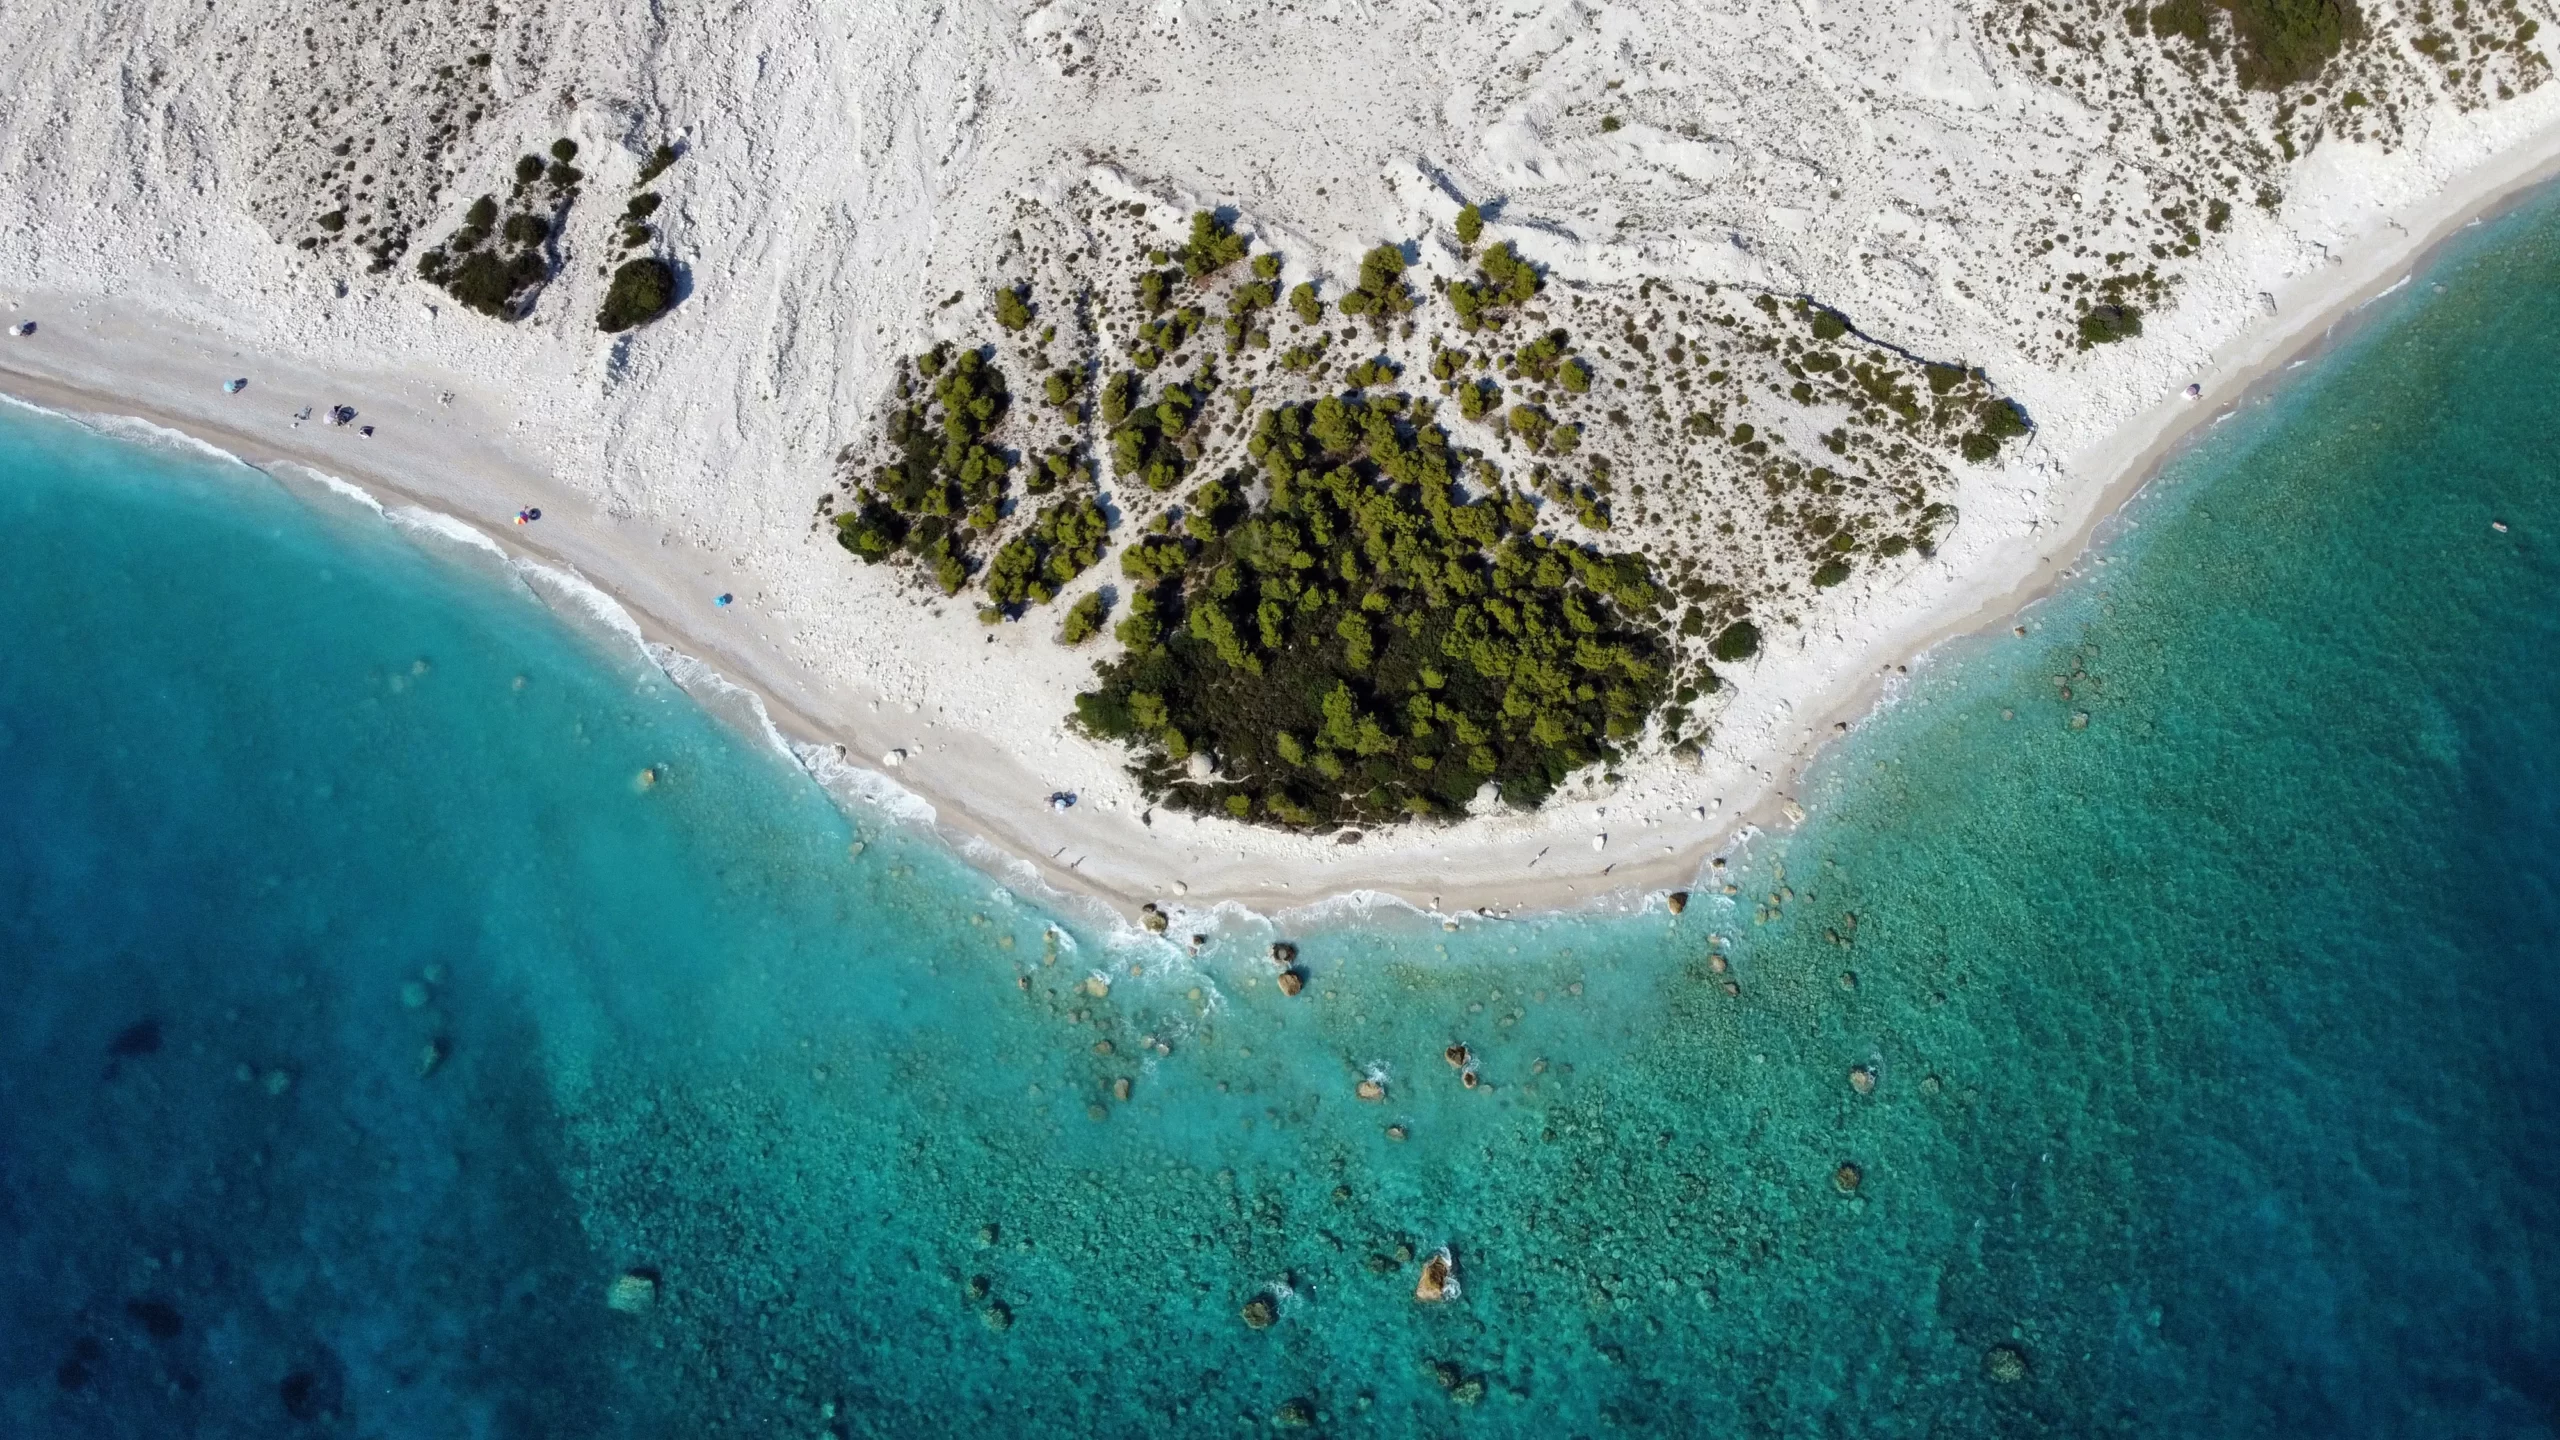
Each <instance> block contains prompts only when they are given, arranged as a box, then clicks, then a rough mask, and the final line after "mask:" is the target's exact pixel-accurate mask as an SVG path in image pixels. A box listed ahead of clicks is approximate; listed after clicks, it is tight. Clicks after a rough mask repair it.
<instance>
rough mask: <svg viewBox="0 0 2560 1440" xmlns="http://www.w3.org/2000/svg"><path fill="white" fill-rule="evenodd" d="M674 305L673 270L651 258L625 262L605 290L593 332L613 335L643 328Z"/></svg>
mask: <svg viewBox="0 0 2560 1440" xmlns="http://www.w3.org/2000/svg"><path fill="white" fill-rule="evenodd" d="M675 303H676V272H675V267H673V266H671V265H669V264H668V263H667V262H666V261H664V260H661V259H658V258H657V257H656V256H654V255H643V256H640V257H639V258H637V259H633V260H625V261H623V262H622V264H621V266H620V267H619V268H617V269H616V270H615V271H614V272H613V282H612V283H611V284H610V285H608V286H606V287H605V294H604V308H603V309H601V310H599V311H597V312H596V328H597V329H599V330H602V331H605V332H606V333H608V334H616V333H619V332H621V331H624V330H629V329H632V328H633V327H635V326H640V325H646V324H648V323H649V322H650V321H652V320H655V319H657V318H658V317H659V316H661V315H664V314H666V313H667V310H668V308H669V307H671V306H673V305H674V304H675Z"/></svg>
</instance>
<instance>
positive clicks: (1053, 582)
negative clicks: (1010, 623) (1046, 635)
mask: <svg viewBox="0 0 2560 1440" xmlns="http://www.w3.org/2000/svg"><path fill="white" fill-rule="evenodd" d="M1110 533H1111V522H1110V521H1109V520H1108V519H1106V518H1104V516H1103V513H1102V507H1101V506H1100V505H1097V504H1095V503H1094V502H1093V498H1092V497H1091V496H1089V495H1086V496H1077V497H1074V498H1072V499H1066V500H1060V501H1057V502H1055V503H1053V504H1050V505H1048V506H1045V507H1043V508H1042V509H1041V511H1040V515H1039V518H1038V519H1036V520H1034V521H1032V522H1031V526H1030V528H1029V529H1026V530H1024V531H1023V532H1022V533H1021V534H1019V535H1016V536H1014V537H1013V538H1012V539H1010V540H1008V541H1006V542H1005V543H1004V548H1003V549H1000V550H998V551H997V552H996V558H995V562H994V563H993V564H991V565H989V566H988V567H987V599H988V600H989V602H991V603H990V604H989V606H988V609H989V610H991V611H994V612H996V614H995V615H994V617H992V618H999V619H1000V618H1003V617H1004V616H1008V615H1019V614H1021V613H1022V610H1023V607H1024V606H1026V605H1046V604H1048V603H1049V602H1050V601H1051V600H1053V599H1055V598H1057V593H1058V588H1059V587H1060V586H1062V585H1065V584H1066V583H1067V582H1068V581H1070V580H1073V579H1074V578H1076V577H1077V576H1078V575H1081V574H1083V573H1084V572H1086V571H1087V570H1090V569H1092V568H1093V567H1094V564H1095V562H1097V561H1099V560H1101V559H1102V547H1103V544H1104V542H1105V541H1107V540H1108V539H1109V538H1110Z"/></svg>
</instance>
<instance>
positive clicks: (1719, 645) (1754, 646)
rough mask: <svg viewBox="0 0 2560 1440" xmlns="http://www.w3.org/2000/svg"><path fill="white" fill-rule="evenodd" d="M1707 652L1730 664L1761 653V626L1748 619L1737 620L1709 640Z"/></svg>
mask: <svg viewBox="0 0 2560 1440" xmlns="http://www.w3.org/2000/svg"><path fill="white" fill-rule="evenodd" d="M1707 653H1708V654H1710V655H1713V656H1714V657H1716V658H1717V659H1719V660H1722V661H1724V662H1725V663H1726V664H1728V665H1731V664H1735V663H1737V662H1739V661H1743V660H1748V659H1750V658H1751V657H1752V656H1754V655H1757V654H1759V653H1760V627H1759V626H1757V625H1754V624H1752V623H1751V622H1750V621H1748V620H1736V621H1735V622H1733V623H1732V624H1730V625H1727V626H1726V627H1724V629H1722V630H1720V631H1718V632H1716V638H1715V639H1713V640H1711V641H1708V642H1707Z"/></svg>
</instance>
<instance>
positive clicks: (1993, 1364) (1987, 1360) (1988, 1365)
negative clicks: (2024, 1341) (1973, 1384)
mask: <svg viewBox="0 0 2560 1440" xmlns="http://www.w3.org/2000/svg"><path fill="white" fill-rule="evenodd" d="M1982 1373H1983V1374H1985V1375H1988V1376H1990V1377H1991V1379H1992V1380H1993V1382H1994V1383H1996V1384H2001V1385H2015V1384H2017V1383H2018V1382H2019V1381H2021V1380H2024V1379H2026V1378H2027V1352H2026V1351H2025V1350H2024V1349H2023V1348H2021V1347H2019V1346H2016V1345H2005V1344H2004V1345H1994V1346H1992V1347H1991V1348H1990V1349H1988V1350H1986V1351H1984V1352H1983V1353H1982Z"/></svg>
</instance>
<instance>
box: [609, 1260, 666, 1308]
mask: <svg viewBox="0 0 2560 1440" xmlns="http://www.w3.org/2000/svg"><path fill="white" fill-rule="evenodd" d="M604 1303H605V1308H606V1309H608V1310H619V1311H621V1312H622V1313H623V1314H625V1315H646V1314H648V1313H649V1312H650V1311H651V1310H653V1309H655V1308H657V1304H658V1272H657V1271H655V1270H646V1269H641V1270H625V1271H623V1272H622V1273H621V1274H619V1275H617V1276H615V1277H614V1278H613V1283H612V1284H611V1285H608V1286H606V1287H605V1292H604Z"/></svg>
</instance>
